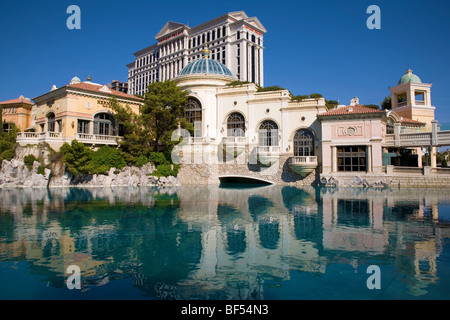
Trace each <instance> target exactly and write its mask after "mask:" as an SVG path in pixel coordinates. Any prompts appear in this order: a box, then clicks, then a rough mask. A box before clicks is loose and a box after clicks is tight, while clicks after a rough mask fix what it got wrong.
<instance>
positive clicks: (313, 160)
mask: <svg viewBox="0 0 450 320" xmlns="http://www.w3.org/2000/svg"><path fill="white" fill-rule="evenodd" d="M289 164H298V165H313V164H316V165H317V157H316V156H301V157H292V158H290V160H289Z"/></svg>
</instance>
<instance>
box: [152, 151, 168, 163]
mask: <svg viewBox="0 0 450 320" xmlns="http://www.w3.org/2000/svg"><path fill="white" fill-rule="evenodd" d="M148 161H150V162H151V163H153V164H154V165H155V166H159V165H162V164H167V159H166V157H165V156H164V153H162V152H152V153H150V155H149V157H148Z"/></svg>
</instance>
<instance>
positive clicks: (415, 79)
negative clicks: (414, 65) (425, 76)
mask: <svg viewBox="0 0 450 320" xmlns="http://www.w3.org/2000/svg"><path fill="white" fill-rule="evenodd" d="M408 82H413V83H422V80H420V78H419V77H418V76H416V75H415V74H413V73H412V70H411V69H409V68H408V70H407V71H406V74H405V75H404V76H403V77H402V78H401V79H400V80H399V81H398V84H404V83H408Z"/></svg>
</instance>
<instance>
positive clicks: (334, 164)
mask: <svg viewBox="0 0 450 320" xmlns="http://www.w3.org/2000/svg"><path fill="white" fill-rule="evenodd" d="M337 169H338V168H337V147H336V146H332V147H331V172H332V173H334V172H337V171H338V170H337Z"/></svg>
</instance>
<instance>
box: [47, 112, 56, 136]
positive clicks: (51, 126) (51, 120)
mask: <svg viewBox="0 0 450 320" xmlns="http://www.w3.org/2000/svg"><path fill="white" fill-rule="evenodd" d="M55 124H56V121H55V114H54V113H50V114H49V115H48V116H47V131H48V132H55V128H56V125H55Z"/></svg>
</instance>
